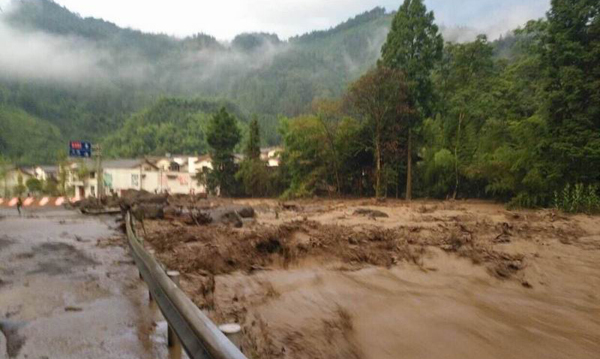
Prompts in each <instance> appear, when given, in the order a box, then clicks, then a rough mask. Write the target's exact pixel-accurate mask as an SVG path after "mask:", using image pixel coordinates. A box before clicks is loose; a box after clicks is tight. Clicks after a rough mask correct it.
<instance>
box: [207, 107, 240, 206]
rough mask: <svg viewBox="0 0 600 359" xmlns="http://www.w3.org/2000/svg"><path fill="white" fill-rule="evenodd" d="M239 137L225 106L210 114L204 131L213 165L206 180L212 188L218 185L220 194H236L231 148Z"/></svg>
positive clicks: (238, 132)
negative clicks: (210, 116)
mask: <svg viewBox="0 0 600 359" xmlns="http://www.w3.org/2000/svg"><path fill="white" fill-rule="evenodd" d="M240 137H241V135H240V129H239V128H238V126H237V121H236V119H235V117H233V116H232V115H230V114H229V113H228V112H227V110H226V109H225V107H222V108H221V109H220V110H219V111H218V112H217V113H216V114H214V115H213V116H212V118H211V120H210V122H209V124H208V129H207V131H206V139H207V142H208V145H209V146H210V148H211V150H210V155H211V157H212V166H213V170H212V171H211V173H210V174H209V176H208V182H209V187H211V188H212V189H213V190H214V189H216V188H217V187H218V188H219V193H220V194H221V195H225V196H231V195H234V194H236V183H235V172H236V168H235V167H236V166H235V162H234V153H233V150H234V148H235V146H236V145H237V144H238V142H240Z"/></svg>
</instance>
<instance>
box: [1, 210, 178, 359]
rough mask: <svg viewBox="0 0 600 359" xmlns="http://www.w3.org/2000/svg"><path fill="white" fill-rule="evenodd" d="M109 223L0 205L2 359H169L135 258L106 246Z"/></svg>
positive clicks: (161, 326) (161, 327) (162, 330)
mask: <svg viewBox="0 0 600 359" xmlns="http://www.w3.org/2000/svg"><path fill="white" fill-rule="evenodd" d="M114 227H116V224H115V223H114V220H113V219H111V218H109V217H106V218H90V217H83V216H81V215H78V214H75V213H74V212H70V211H66V210H61V209H53V210H38V211H27V210H26V211H25V214H24V216H23V217H18V216H16V210H14V209H12V210H8V209H0V359H4V358H28V359H54V358H57V359H59V358H60V359H69V358H73V359H85V358H90V359H91V358H94V359H97V358H166V357H168V353H167V352H166V348H165V347H166V346H165V344H164V342H165V331H166V327H165V325H164V324H163V323H162V322H160V319H157V317H158V315H157V313H156V309H155V308H152V307H150V306H149V305H148V301H147V296H148V294H147V291H146V289H145V285H144V284H143V283H142V282H141V281H140V280H139V279H138V274H137V270H136V268H135V266H134V265H133V261H132V260H131V258H130V257H129V255H128V254H127V252H126V250H125V249H124V248H120V247H116V246H106V245H105V244H106V241H105V240H103V239H105V238H110V237H114V236H116V235H118V233H117V232H115V230H114V229H112V228H114ZM155 323H159V325H158V326H157V325H156V324H155Z"/></svg>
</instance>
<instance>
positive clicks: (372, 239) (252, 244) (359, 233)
mask: <svg viewBox="0 0 600 359" xmlns="http://www.w3.org/2000/svg"><path fill="white" fill-rule="evenodd" d="M146 225H147V228H148V233H149V234H148V237H147V240H148V242H149V243H151V245H152V246H153V247H154V248H155V249H157V250H158V253H159V254H158V255H159V257H160V260H161V261H163V262H164V263H165V264H166V265H167V266H168V267H169V268H173V269H177V270H179V271H182V272H183V273H205V272H207V273H210V274H212V275H218V274H226V273H231V272H234V271H238V270H241V271H246V272H252V271H255V270H260V269H265V268H288V267H289V266H294V265H296V264H300V263H301V261H302V260H304V259H307V258H312V259H315V260H317V261H319V260H320V261H322V262H323V263H331V262H332V261H334V262H337V263H339V264H342V266H340V268H341V269H343V268H347V269H356V268H357V267H361V266H364V265H374V266H381V267H390V266H393V265H396V264H397V263H399V262H406V263H412V264H414V265H417V266H420V267H422V265H423V264H422V263H423V260H422V257H423V255H424V254H425V253H426V252H427V251H428V248H430V247H437V248H441V249H443V250H445V251H447V252H452V253H456V254H457V255H459V256H461V257H465V258H469V259H471V260H472V262H473V263H475V264H479V265H484V266H486V267H487V268H488V269H489V271H490V273H491V274H493V275H495V276H498V277H500V278H509V277H511V275H512V274H514V273H516V272H517V271H518V270H519V269H521V268H522V267H523V263H524V257H523V256H517V255H510V254H507V253H502V252H498V251H497V250H495V249H493V248H492V245H491V243H487V241H485V240H480V239H477V238H475V236H474V234H473V232H464V231H463V229H464V226H457V227H456V228H454V229H451V230H450V231H447V230H446V229H444V228H438V229H436V230H422V229H421V228H420V227H398V228H393V229H384V228H380V227H378V226H375V225H372V226H362V227H361V228H357V227H347V226H340V225H325V224H321V223H319V222H316V221H309V220H307V221H293V222H288V223H283V224H280V225H261V226H252V227H250V228H247V229H243V230H239V229H235V228H232V227H231V226H224V225H212V226H203V227H197V226H186V225H183V224H181V223H180V222H177V221H171V222H165V221H152V222H149V223H147V224H146ZM461 228H462V229H461Z"/></svg>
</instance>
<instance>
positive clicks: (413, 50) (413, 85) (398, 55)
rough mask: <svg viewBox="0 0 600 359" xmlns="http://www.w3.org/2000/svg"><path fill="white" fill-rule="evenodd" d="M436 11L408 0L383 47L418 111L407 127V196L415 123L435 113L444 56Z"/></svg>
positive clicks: (385, 61) (409, 195) (408, 194)
mask: <svg viewBox="0 0 600 359" xmlns="http://www.w3.org/2000/svg"><path fill="white" fill-rule="evenodd" d="M434 20H435V18H434V15H433V12H432V11H430V12H428V11H427V7H426V6H425V4H423V1H422V0H404V4H402V6H400V9H399V10H398V12H397V13H396V16H395V17H394V20H393V22H392V28H391V30H390V32H389V34H388V37H387V40H386V42H385V44H384V45H383V48H382V49H381V55H382V62H383V64H384V65H386V66H388V67H390V68H393V69H399V70H402V71H403V72H404V73H405V75H406V79H407V82H408V87H409V92H410V99H411V102H412V103H413V105H414V106H415V108H416V109H417V112H416V113H415V116H414V117H413V119H412V120H411V121H410V123H409V125H408V126H407V127H406V129H407V132H408V152H407V176H406V199H407V200H410V199H411V198H412V147H413V146H412V137H413V131H414V129H415V127H417V126H418V125H419V123H420V122H421V121H422V119H423V118H424V117H425V116H427V115H429V114H430V113H431V107H432V106H431V103H432V97H433V85H432V82H431V76H430V75H431V71H432V70H433V68H434V66H435V64H436V63H437V61H439V60H440V59H441V57H442V49H443V47H444V40H443V38H442V35H441V34H440V33H439V29H438V27H437V25H435V23H434Z"/></svg>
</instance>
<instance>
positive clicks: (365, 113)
mask: <svg viewBox="0 0 600 359" xmlns="http://www.w3.org/2000/svg"><path fill="white" fill-rule="evenodd" d="M347 101H348V102H349V103H350V105H351V106H352V107H353V108H354V109H355V110H356V112H358V113H359V114H360V115H361V116H362V117H363V118H364V119H365V120H366V126H367V127H368V128H369V131H370V133H371V138H372V144H371V145H372V147H373V153H374V157H375V195H376V197H377V198H381V197H382V194H383V190H384V183H383V182H382V180H383V178H382V174H383V167H384V158H383V154H384V152H385V150H386V148H385V147H386V144H387V143H389V142H387V141H386V139H388V138H389V137H390V135H392V136H395V137H399V135H400V131H401V130H402V128H401V127H400V128H399V126H398V125H401V124H402V123H403V122H402V120H406V119H408V118H409V117H410V116H412V112H411V111H410V106H409V101H408V96H407V86H406V83H405V80H404V75H403V74H402V72H400V71H398V70H393V69H390V68H387V67H384V66H378V67H377V68H375V69H373V70H371V71H369V72H368V73H367V74H365V75H364V76H362V77H361V78H360V79H358V80H357V81H356V82H354V83H353V84H352V85H351V86H350V89H349V90H348V94H347Z"/></svg>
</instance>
